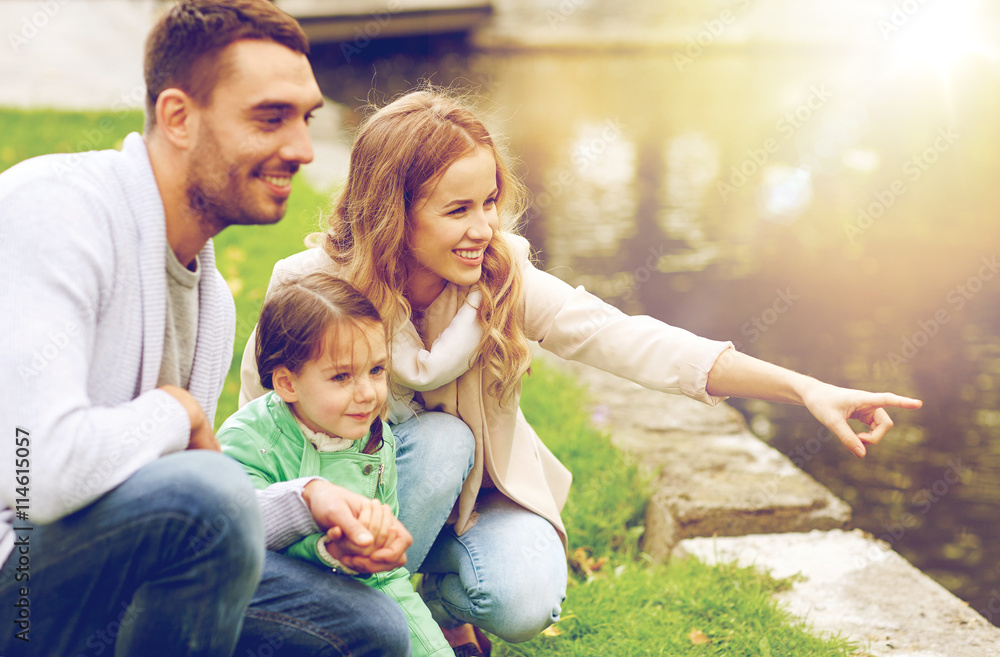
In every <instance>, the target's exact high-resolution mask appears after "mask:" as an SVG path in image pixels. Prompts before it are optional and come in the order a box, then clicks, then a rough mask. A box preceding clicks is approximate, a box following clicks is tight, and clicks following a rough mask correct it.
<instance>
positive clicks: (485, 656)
mask: <svg viewBox="0 0 1000 657" xmlns="http://www.w3.org/2000/svg"><path fill="white" fill-rule="evenodd" d="M471 627H472V633H473V634H474V635H475V637H476V643H463V644H462V645H460V646H455V647H454V648H452V650H454V651H455V657H490V652H491V651H492V649H493V646H492V645H491V644H490V640H489V639H487V638H486V635H485V634H483V632H482V630H480V629H479V628H478V627H476V626H475V625H472V626H471Z"/></svg>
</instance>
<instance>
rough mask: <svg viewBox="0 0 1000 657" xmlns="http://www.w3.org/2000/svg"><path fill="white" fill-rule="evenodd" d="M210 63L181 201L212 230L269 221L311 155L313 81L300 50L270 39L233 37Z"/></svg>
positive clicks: (277, 215)
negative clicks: (216, 68)
mask: <svg viewBox="0 0 1000 657" xmlns="http://www.w3.org/2000/svg"><path fill="white" fill-rule="evenodd" d="M218 63H219V65H220V67H221V71H220V74H219V80H218V82H217V84H216V86H215V88H214V90H213V91H212V95H211V96H210V98H209V101H208V104H207V105H206V106H204V107H195V108H194V109H193V110H192V113H193V114H195V115H197V126H196V134H195V141H194V144H193V146H192V149H191V152H190V156H191V159H190V164H189V169H188V180H187V194H188V200H189V202H190V203H191V207H192V208H193V209H194V210H195V211H196V212H198V213H199V214H200V215H201V218H202V220H205V221H210V222H212V223H214V224H217V226H216V227H217V228H218V230H221V229H222V228H225V227H226V226H230V225H234V224H272V223H275V222H277V221H278V220H280V219H281V217H282V216H284V214H285V209H286V206H287V204H288V196H289V194H290V193H291V190H292V187H291V183H292V176H293V175H294V174H295V172H296V171H298V169H299V166H300V165H302V164H306V163H308V162H311V161H312V158H313V152H312V145H311V144H310V142H309V133H308V130H307V128H306V126H307V124H308V122H309V119H310V118H311V115H312V112H313V111H314V110H315V109H317V108H318V107H319V106H320V105H322V104H323V98H322V96H321V94H320V90H319V86H318V85H317V84H316V79H315V77H313V73H312V67H310V65H309V60H308V59H306V57H305V55H303V54H301V53H298V52H295V51H293V50H290V49H288V48H286V47H285V46H283V45H281V44H278V43H275V42H273V41H262V40H241V41H236V42H234V43H232V44H230V45H228V46H227V47H226V48H225V50H223V52H222V53H221V54H220V56H219V59H218Z"/></svg>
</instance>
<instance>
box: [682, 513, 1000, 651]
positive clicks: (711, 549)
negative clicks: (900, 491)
mask: <svg viewBox="0 0 1000 657" xmlns="http://www.w3.org/2000/svg"><path fill="white" fill-rule="evenodd" d="M677 549H678V552H683V553H687V554H689V555H692V556H695V557H697V558H698V559H701V560H702V561H705V562H707V563H717V562H729V561H735V562H737V563H739V564H740V565H744V566H755V567H757V568H761V569H763V570H767V571H770V572H771V573H772V574H773V575H774V576H776V577H790V576H792V575H801V577H800V578H799V579H798V580H797V581H796V582H795V583H794V584H793V586H792V588H791V590H789V591H785V592H783V593H779V594H778V596H777V597H778V599H779V600H781V601H782V602H783V603H784V604H786V605H787V607H788V609H789V611H791V612H792V613H793V614H795V615H796V616H798V617H800V618H802V619H804V620H806V621H807V622H808V623H809V624H810V625H811V626H812V627H813V628H814V629H816V630H818V631H820V632H825V633H832V634H840V635H842V636H845V637H847V638H849V639H852V640H854V641H858V642H859V643H861V645H862V648H863V649H865V650H866V651H867V654H870V655H873V656H875V657H882V656H884V655H885V656H892V657H996V655H998V654H1000V628H997V627H994V626H993V625H991V624H990V623H989V622H987V621H986V619H984V618H983V617H982V616H980V615H979V614H978V613H976V612H975V611H973V610H972V609H970V608H969V607H968V605H966V604H965V603H964V602H962V601H961V600H959V599H958V598H956V597H955V596H954V595H952V594H951V593H950V592H948V591H947V590H946V589H945V588H944V587H942V586H941V585H940V584H938V583H936V582H934V581H933V580H932V579H931V578H929V577H927V576H926V575H924V574H923V573H922V572H920V571H919V570H917V569H916V568H914V567H913V566H912V565H911V564H910V563H909V562H908V561H906V560H905V559H903V557H901V556H899V554H897V553H896V552H894V551H893V550H892V549H891V548H890V547H889V545H888V544H887V543H885V542H883V541H879V540H876V539H874V538H872V537H870V536H868V535H866V534H864V533H863V532H861V531H860V530H855V531H851V532H845V531H812V532H808V533H802V534H771V535H754V536H742V537H726V538H693V539H688V540H685V541H681V543H680V544H679V545H678V546H677Z"/></svg>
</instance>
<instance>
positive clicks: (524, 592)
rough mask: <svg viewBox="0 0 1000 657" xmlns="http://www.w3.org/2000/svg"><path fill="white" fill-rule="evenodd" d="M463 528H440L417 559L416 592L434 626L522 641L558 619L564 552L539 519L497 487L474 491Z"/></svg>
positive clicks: (564, 575)
mask: <svg viewBox="0 0 1000 657" xmlns="http://www.w3.org/2000/svg"><path fill="white" fill-rule="evenodd" d="M477 510H478V512H479V518H478V520H477V521H476V524H475V525H473V527H472V528H471V529H469V530H468V531H467V532H466V533H465V534H463V535H461V536H456V535H455V533H454V531H453V530H452V529H451V528H449V529H447V530H445V531H443V532H441V536H440V537H439V538H438V540H437V542H436V543H435V544H434V547H433V548H431V551H430V554H429V555H428V557H427V559H426V560H425V562H424V571H425V572H426V573H427V575H426V576H425V578H424V582H423V584H422V587H421V595H423V596H424V600H425V602H426V603H427V606H428V608H429V609H430V610H431V614H432V615H433V616H434V619H435V620H436V621H437V622H438V623H439V624H441V626H442V627H456V626H458V625H461V624H462V623H472V624H473V625H475V626H477V627H479V628H481V629H483V630H486V631H487V632H490V633H491V634H494V635H496V636H498V637H499V638H501V639H502V640H504V641H507V642H508V643H519V642H521V641H528V640H529V639H531V638H532V637H534V636H536V635H537V634H538V633H539V632H541V631H542V630H544V629H545V628H546V627H548V626H549V625H551V624H552V623H555V622H556V621H558V620H559V614H560V611H561V608H562V603H563V601H564V600H565V599H566V578H567V572H566V568H567V565H566V553H565V551H564V549H563V544H562V541H561V540H560V538H559V535H558V533H557V532H556V530H555V528H554V527H553V526H552V524H551V523H549V522H548V521H547V520H545V519H544V518H542V517H541V516H538V515H536V514H534V513H532V512H531V511H528V510H527V509H525V508H524V507H522V506H520V505H518V504H516V503H514V502H512V501H510V500H509V499H508V498H507V497H505V496H504V495H502V494H501V493H500V492H498V491H494V492H492V493H489V494H487V495H483V496H481V497H480V500H479V505H478V507H477Z"/></svg>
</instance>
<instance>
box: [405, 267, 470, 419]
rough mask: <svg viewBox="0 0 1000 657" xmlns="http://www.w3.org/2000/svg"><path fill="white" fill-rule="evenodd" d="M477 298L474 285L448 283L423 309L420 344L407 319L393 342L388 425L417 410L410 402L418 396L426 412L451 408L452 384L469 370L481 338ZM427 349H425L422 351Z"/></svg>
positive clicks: (415, 328)
mask: <svg viewBox="0 0 1000 657" xmlns="http://www.w3.org/2000/svg"><path fill="white" fill-rule="evenodd" d="M481 301H482V293H481V292H480V291H479V286H478V285H474V286H472V287H470V288H460V287H459V286H457V285H454V284H453V283H448V284H447V285H446V286H445V288H444V290H442V291H441V294H439V295H438V296H437V298H436V299H434V301H433V302H432V303H431V305H430V306H428V307H427V310H426V311H424V316H423V318H422V319H421V320H417V321H418V323H419V324H420V325H421V328H422V329H423V334H424V339H421V337H420V333H419V332H418V331H417V327H416V326H415V325H414V323H413V322H412V321H410V320H409V319H408V320H407V321H406V323H405V324H403V326H402V327H401V328H400V330H399V331H398V332H397V333H396V335H395V336H393V339H392V374H393V376H392V378H393V380H394V384H395V385H394V386H393V390H392V394H391V397H390V403H389V421H390V422H393V423H398V422H402V421H404V420H406V419H408V418H409V417H411V416H412V415H413V414H414V412H415V411H416V410H417V409H418V408H420V404H419V403H417V402H415V401H414V399H413V397H414V393H415V392H420V393H421V397H422V398H423V402H424V403H423V407H424V408H426V409H428V410H445V409H450V410H451V411H452V412H454V408H455V404H456V400H457V387H456V384H455V380H456V379H458V377H460V376H461V375H462V374H465V373H466V372H467V371H468V370H469V365H470V361H471V360H472V356H473V355H474V354H475V352H476V348H477V347H478V346H479V343H480V341H481V340H482V339H483V328H482V326H480V325H479V320H478V319H477V317H476V314H477V312H478V310H479V303H480V302H481ZM425 344H426V345H430V349H427V348H425Z"/></svg>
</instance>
